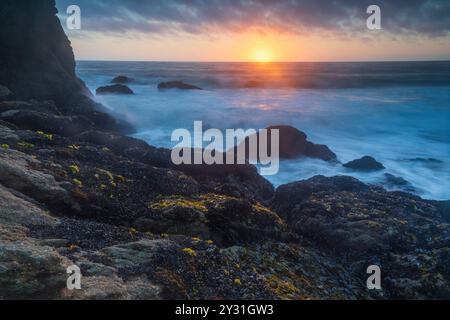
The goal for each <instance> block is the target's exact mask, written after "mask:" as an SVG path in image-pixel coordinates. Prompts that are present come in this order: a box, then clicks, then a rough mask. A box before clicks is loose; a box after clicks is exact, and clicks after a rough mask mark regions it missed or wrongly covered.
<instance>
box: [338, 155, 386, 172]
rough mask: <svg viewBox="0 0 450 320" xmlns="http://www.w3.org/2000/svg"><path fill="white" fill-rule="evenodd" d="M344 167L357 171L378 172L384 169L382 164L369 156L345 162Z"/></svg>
mask: <svg viewBox="0 0 450 320" xmlns="http://www.w3.org/2000/svg"><path fill="white" fill-rule="evenodd" d="M344 167H346V168H349V169H353V170H357V171H378V170H383V169H384V166H383V164H381V163H380V162H378V161H377V160H375V159H374V158H372V157H369V156H364V157H362V158H361V159H356V160H352V161H350V162H347V163H345V164H344Z"/></svg>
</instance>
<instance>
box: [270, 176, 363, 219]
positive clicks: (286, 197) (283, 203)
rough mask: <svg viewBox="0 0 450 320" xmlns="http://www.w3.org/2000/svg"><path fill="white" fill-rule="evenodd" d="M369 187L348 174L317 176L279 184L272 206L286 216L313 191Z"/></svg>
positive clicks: (350, 190)
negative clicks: (329, 176)
mask: <svg viewBox="0 0 450 320" xmlns="http://www.w3.org/2000/svg"><path fill="white" fill-rule="evenodd" d="M368 189H369V187H368V186H367V185H366V184H364V183H362V182H361V181H359V180H358V179H355V178H353V177H348V176H336V177H331V178H328V177H324V176H315V177H313V178H310V179H308V180H302V181H297V182H292V183H288V184H284V185H281V186H279V187H278V188H277V189H276V191H275V196H274V197H273V199H272V200H271V202H270V206H271V207H272V208H273V209H275V211H276V212H278V213H279V214H281V215H282V216H283V217H286V214H288V213H289V212H290V211H291V210H292V209H293V208H294V207H295V206H296V205H297V204H299V203H301V202H302V201H304V200H307V199H308V198H309V196H311V195H312V194H313V193H319V192H341V191H346V192H359V191H364V190H368Z"/></svg>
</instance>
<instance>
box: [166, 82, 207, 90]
mask: <svg viewBox="0 0 450 320" xmlns="http://www.w3.org/2000/svg"><path fill="white" fill-rule="evenodd" d="M158 89H159V90H165V89H181V90H202V88H200V87H197V86H194V85H192V84H188V83H184V82H182V81H168V82H161V83H160V84H158Z"/></svg>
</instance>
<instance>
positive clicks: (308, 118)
mask: <svg viewBox="0 0 450 320" xmlns="http://www.w3.org/2000/svg"><path fill="white" fill-rule="evenodd" d="M448 65H449V64H448V63H447V65H446V68H447V71H448ZM285 68H286V69H289V68H287V67H285ZM311 68H312V67H309V69H308V70H310V72H309V76H308V77H310V78H313V77H314V74H312V73H311ZM324 68H325V67H323V66H321V67H320V68H319V69H320V70H322V69H324ZM334 68H337V67H334ZM385 68H388V67H385ZM391 68H393V69H395V70H394V71H392V73H390V74H386V70H384V75H385V76H386V77H387V79H394V80H392V81H390V82H389V83H384V85H379V82H380V81H373V82H374V83H375V84H376V85H362V86H360V87H356V85H353V84H355V83H357V82H355V81H354V78H355V76H352V75H354V74H356V73H355V72H356V71H355V70H354V69H349V70H350V71H351V73H348V74H347V76H346V77H344V76H342V73H343V72H344V71H345V70H342V69H345V68H344V66H341V67H339V68H337V69H338V70H339V74H338V73H337V72H336V74H335V75H334V81H335V82H336V83H339V81H342V82H346V81H347V83H350V84H352V85H351V86H350V85H349V86H347V87H346V86H343V85H340V86H338V85H336V86H335V88H333V86H330V85H324V86H323V87H321V88H311V87H312V86H311V85H304V86H299V85H296V86H292V85H290V84H292V81H291V80H292V79H293V78H292V74H291V75H289V76H288V75H283V74H276V75H275V71H274V70H272V71H271V72H270V74H269V76H268V77H269V79H268V80H267V81H266V82H265V84H264V85H263V84H261V83H260V84H261V85H258V86H256V85H255V86H254V87H252V88H242V87H241V88H239V86H238V85H236V88H233V86H232V84H233V81H234V82H235V83H240V84H242V83H243V81H242V79H241V77H242V78H243V79H245V80H246V81H247V82H248V81H249V80H250V79H251V72H250V71H249V70H245V71H242V72H240V70H239V68H236V67H235V66H234V65H230V66H228V67H227V66H224V65H223V64H218V65H214V64H196V63H194V64H182V65H181V66H180V65H179V64H178V65H177V64H170V63H163V64H158V63H113V62H108V63H104V62H81V63H79V64H78V72H79V74H80V76H81V78H82V79H83V80H84V81H85V82H86V84H87V85H88V86H89V88H90V89H91V90H92V91H95V89H96V88H97V87H98V86H101V85H105V84H106V83H108V82H109V81H111V79H112V78H113V77H114V76H116V75H119V74H125V75H127V76H129V77H131V78H135V80H136V81H135V83H131V84H129V86H130V87H131V88H132V89H133V91H134V92H135V93H136V94H135V95H134V96H115V95H111V96H101V97H97V100H98V101H99V102H101V103H103V104H105V105H106V106H107V107H108V108H110V110H111V111H112V112H114V113H118V114H122V115H123V116H124V117H126V118H127V120H128V121H130V122H131V123H132V124H134V125H135V127H136V128H137V129H138V133H137V134H136V135H135V136H136V137H138V138H141V139H144V140H146V141H148V142H149V143H150V144H152V145H156V146H161V147H172V146H173V145H172V142H171V139H170V135H171V133H172V131H173V130H174V129H177V128H190V127H192V124H193V122H194V121H195V120H202V121H203V124H204V126H205V127H206V128H208V127H214V128H219V129H223V130H224V129H227V128H244V129H245V128H265V127H267V126H269V125H279V124H283V125H292V126H294V127H296V128H298V129H300V130H302V131H304V132H305V133H306V134H307V135H308V138H309V140H310V141H313V142H315V143H320V144H326V145H328V146H329V147H330V148H331V149H332V150H333V151H334V152H335V153H336V154H337V155H338V159H339V161H341V162H347V161H350V160H353V159H355V158H359V157H362V156H364V155H370V156H373V157H374V158H376V159H377V160H378V161H380V162H382V163H383V164H384V166H385V167H386V170H384V171H381V172H374V173H356V172H353V171H350V170H348V169H345V168H344V167H342V165H340V164H333V163H327V162H324V161H320V160H314V159H304V158H303V159H297V160H289V161H282V162H281V164H280V172H279V174H278V175H275V176H271V177H268V178H269V179H270V180H271V181H272V182H273V183H274V184H275V185H280V184H283V183H287V182H291V181H296V180H301V179H305V178H309V177H312V176H314V175H318V174H322V175H326V176H333V175H338V174H339V175H351V176H355V177H356V178H358V179H360V180H362V181H365V182H368V183H375V184H381V185H384V186H385V187H388V188H390V189H401V188H402V187H399V186H392V185H387V184H386V183H385V176H384V174H385V173H391V174H393V175H395V176H400V177H403V178H404V179H405V180H407V181H409V182H410V183H411V185H412V186H413V187H414V188H415V189H416V193H417V194H419V195H421V196H423V197H425V198H431V199H450V185H449V178H450V165H449V164H450V90H449V89H450V85H448V84H447V83H446V81H447V80H448V79H447V78H448V75H447V78H446V76H445V72H446V69H445V68H444V69H443V71H442V74H440V73H439V72H437V71H436V70H435V69H433V70H434V71H433V72H434V73H433V75H432V76H430V72H431V71H430V72H428V73H426V72H425V71H426V70H425V69H423V68H424V67H423V66H421V68H422V69H420V71H421V72H422V73H419V72H416V73H414V72H411V74H409V78H412V79H415V80H416V81H413V82H412V83H408V82H407V78H408V74H406V75H405V74H403V73H401V72H400V71H398V67H396V68H394V67H391ZM291 69H294V71H292V70H291ZM312 69H314V68H312ZM316 69H317V68H316ZM325 69H326V68H325ZM374 69H376V68H374ZM441 69H442V67H441ZM212 70H213V71H214V70H216V71H217V70H219V71H217V72H213V71H212ZM289 70H291V71H289V72H291V73H293V74H295V75H297V74H296V73H295V72H298V68H297V69H295V68H290V69H289ZM402 70H403V69H402ZM350 71H349V72H350ZM280 72H281V71H280ZM283 72H286V71H283ZM396 72H397V73H396ZM322 73H323V70H322V72H321V73H320V74H322ZM262 74H263V73H261V72H255V79H256V80H260V78H262ZM420 74H422V76H419V75H420ZM448 74H450V73H448ZM382 76H383V74H378V73H377V77H378V78H379V79H383V77H382ZM317 77H319V78H320V75H317ZM359 77H360V78H361V76H360V75H359ZM322 78H323V76H322ZM326 78H327V79H328V80H329V79H331V78H332V76H331V75H329V74H327V77H326ZM366 78H368V79H369V80H370V79H372V80H373V77H372V78H371V77H370V76H367V77H366ZM366 78H364V79H365V80H361V81H368V82H369V84H370V81H369V80H367V79H366ZM378 78H377V79H378ZM233 79H235V80H233ZM237 79H241V80H239V81H238V80H237ZM277 79H278V82H277ZM279 79H281V80H279ZM295 79H297V84H298V83H299V82H298V79H301V77H300V76H297V77H296V78H295ZM348 79H350V80H351V81H350V80H348ZM426 79H431V80H430V81H431V82H430V83H428V82H426ZM165 80H183V81H186V82H189V83H192V84H194V85H199V86H202V87H204V88H205V89H206V90H203V91H197V90H195V91H181V90H168V91H161V92H160V91H158V90H157V88H156V85H157V83H158V82H159V81H165ZM372 80H371V81H372ZM395 80H398V83H397V84H398V85H393V84H395ZM419 80H420V81H419ZM405 81H406V82H405ZM304 83H307V84H308V83H311V81H309V80H308V81H307V80H305V81H304ZM449 83H450V81H449ZM336 87H337V88H336ZM430 158H431V159H435V160H438V161H433V160H427V159H430ZM408 189H410V186H409V187H408Z"/></svg>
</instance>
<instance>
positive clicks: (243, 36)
mask: <svg viewBox="0 0 450 320" xmlns="http://www.w3.org/2000/svg"><path fill="white" fill-rule="evenodd" d="M66 32H67V34H68V36H69V39H70V40H71V42H72V46H73V48H74V52H75V56H76V59H77V60H132V61H260V62H265V61H383V60H384V61H386V60H393V61H395V60H445V59H450V36H446V37H438V38H425V37H402V38H401V39H393V38H391V37H388V36H386V35H384V34H383V33H382V31H376V32H378V34H376V32H375V34H370V31H368V36H367V37H366V38H365V39H364V38H362V36H359V37H357V38H353V39H350V38H340V37H337V36H336V35H334V36H319V35H311V36H307V35H296V34H280V33H275V32H274V33H270V32H266V33H264V34H261V33H256V32H251V31H248V32H242V33H222V34H214V35H210V36H205V35H191V34H186V35H161V36H157V35H146V34H142V33H141V34H128V35H120V36H118V35H108V34H102V33H87V32H86V33H84V31H83V30H66ZM369 37H370V38H369ZM419 57H420V58H419Z"/></svg>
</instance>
